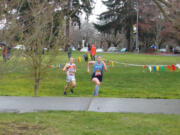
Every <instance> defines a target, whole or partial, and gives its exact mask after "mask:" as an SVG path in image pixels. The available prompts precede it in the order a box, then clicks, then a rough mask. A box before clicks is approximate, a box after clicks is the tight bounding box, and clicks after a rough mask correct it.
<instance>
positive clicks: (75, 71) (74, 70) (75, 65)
mask: <svg viewBox="0 0 180 135" xmlns="http://www.w3.org/2000/svg"><path fill="white" fill-rule="evenodd" d="M74 73H76V65H75V70H74Z"/></svg>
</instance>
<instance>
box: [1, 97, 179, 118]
mask: <svg viewBox="0 0 180 135" xmlns="http://www.w3.org/2000/svg"><path fill="white" fill-rule="evenodd" d="M48 110H52V111H57V110H61V111H94V112H125V113H127V112H133V113H164V114H180V100H168V99H134V98H133V99H130V98H84V97H2V96H0V112H18V113H24V112H37V111H48Z"/></svg>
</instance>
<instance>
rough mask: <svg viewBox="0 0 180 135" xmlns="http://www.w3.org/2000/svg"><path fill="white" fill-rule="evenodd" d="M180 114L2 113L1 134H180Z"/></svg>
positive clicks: (0, 121)
mask: <svg viewBox="0 0 180 135" xmlns="http://www.w3.org/2000/svg"><path fill="white" fill-rule="evenodd" d="M179 133H180V115H163V114H154V115H152V114H123V113H94V112H40V113H25V114H0V135H170V134H171V135H179Z"/></svg>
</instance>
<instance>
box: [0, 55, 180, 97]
mask: <svg viewBox="0 0 180 135" xmlns="http://www.w3.org/2000/svg"><path fill="white" fill-rule="evenodd" d="M82 54H83V53H79V52H74V53H73V57H74V58H76V59H77V57H79V56H82ZM102 55H103V57H104V59H106V60H114V61H118V62H124V63H131V64H142V65H146V64H177V63H180V57H178V56H177V57H175V56H173V57H168V56H154V55H143V54H109V53H105V54H102ZM47 57H48V56H47ZM14 59H17V58H13V60H14ZM20 59H21V58H20ZM13 60H11V61H9V62H8V63H6V64H2V62H1V63H0V64H1V65H3V66H2V67H3V68H2V69H3V70H2V69H1V72H3V73H4V74H3V75H1V77H0V95H1V96H2V95H3V96H33V85H32V84H33V80H32V75H31V74H29V71H28V67H25V65H24V64H23V60H22V59H21V60H19V61H17V62H14V61H13ZM66 61H67V54H65V53H64V52H60V53H59V55H58V56H57V58H56V59H55V61H54V64H65V63H66ZM75 62H76V64H77V74H76V79H77V87H76V89H75V93H74V95H71V94H70V93H68V96H81V97H89V96H91V95H92V90H93V88H94V87H93V85H92V83H91V81H90V78H91V75H89V74H88V73H87V71H86V70H87V64H86V63H85V62H84V61H82V62H81V63H77V60H76V61H75ZM179 77H180V70H176V72H169V71H167V69H166V71H165V72H156V73H155V72H152V73H150V72H149V71H148V69H146V70H145V71H143V68H142V67H130V66H125V65H121V64H115V66H114V67H111V66H109V68H108V72H107V73H105V74H104V78H103V83H102V86H101V88H100V94H99V96H100V97H124V98H170V99H180V78H179ZM64 85H65V73H64V72H62V69H48V72H47V74H46V75H44V77H43V79H42V80H41V84H40V88H39V93H38V96H63V89H64Z"/></svg>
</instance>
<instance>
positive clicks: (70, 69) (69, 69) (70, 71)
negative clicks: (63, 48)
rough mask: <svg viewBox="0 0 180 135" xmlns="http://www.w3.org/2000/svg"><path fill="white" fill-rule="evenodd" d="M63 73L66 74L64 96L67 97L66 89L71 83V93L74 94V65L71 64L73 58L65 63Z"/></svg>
mask: <svg viewBox="0 0 180 135" xmlns="http://www.w3.org/2000/svg"><path fill="white" fill-rule="evenodd" d="M63 71H65V72H66V86H65V88H64V95H67V89H68V88H69V87H70V83H71V82H72V87H71V88H70V90H71V93H72V94H73V93H74V90H73V89H74V88H75V87H76V79H75V73H76V65H75V64H74V63H73V58H70V59H69V63H66V65H65V66H64V69H63Z"/></svg>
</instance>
